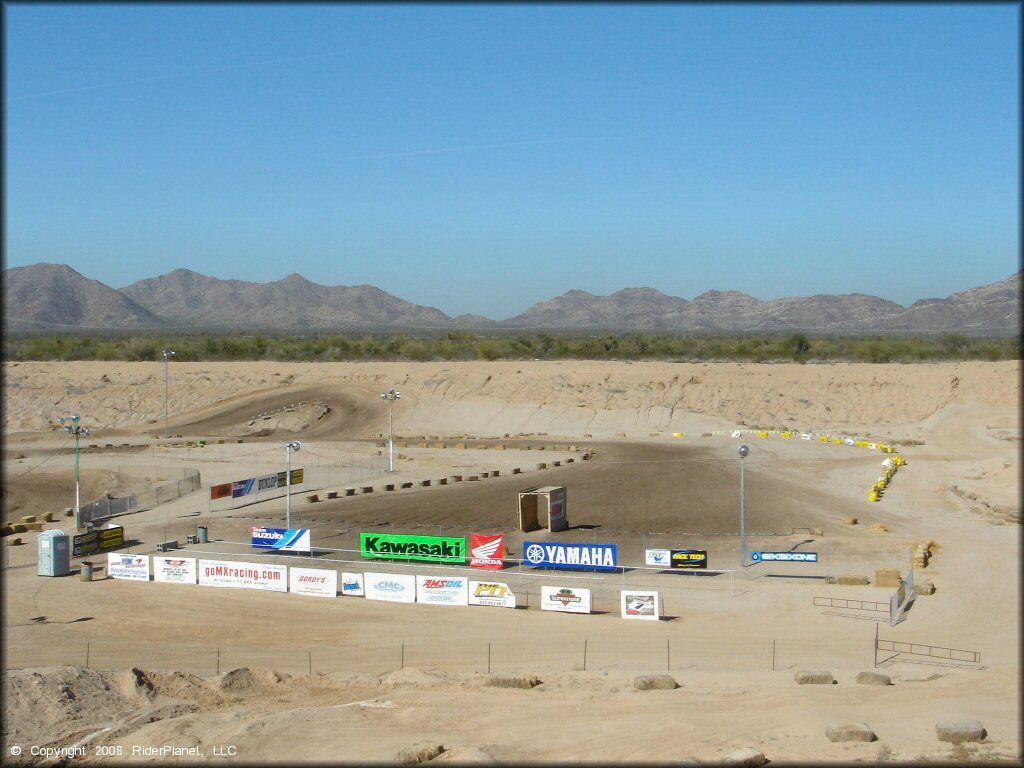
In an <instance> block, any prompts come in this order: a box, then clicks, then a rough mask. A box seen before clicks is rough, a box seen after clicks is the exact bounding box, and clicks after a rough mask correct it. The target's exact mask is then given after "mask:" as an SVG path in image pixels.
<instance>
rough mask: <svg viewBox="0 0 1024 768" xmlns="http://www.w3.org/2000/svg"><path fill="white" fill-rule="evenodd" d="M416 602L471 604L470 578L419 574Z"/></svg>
mask: <svg viewBox="0 0 1024 768" xmlns="http://www.w3.org/2000/svg"><path fill="white" fill-rule="evenodd" d="M416 602H417V603H434V604H435V605H469V580H468V579H466V578H465V577H463V576H417V577H416Z"/></svg>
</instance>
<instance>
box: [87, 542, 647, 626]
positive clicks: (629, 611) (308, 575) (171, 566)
mask: <svg viewBox="0 0 1024 768" xmlns="http://www.w3.org/2000/svg"><path fill="white" fill-rule="evenodd" d="M107 574H108V576H109V577H110V578H112V579H123V580H130V581H150V577H151V576H152V581H154V582H162V583H165V584H190V585H193V586H194V585H196V584H199V585H201V586H209V587H226V588H234V589H259V590H264V591H267V592H290V593H292V594H296V595H307V596H311V597H338V595H342V596H355V597H365V598H366V599H368V600H383V601H387V602H393V603H429V604H432V605H454V606H470V605H484V606H491V607H495V608H517V607H519V603H518V601H517V599H516V593H515V592H514V591H513V589H512V588H511V587H510V586H509V585H508V584H507V583H505V582H503V581H488V580H485V579H478V578H472V577H471V576H472V575H467V574H443V573H438V574H416V575H412V574H405V573H386V572H377V571H367V572H365V573H351V572H348V571H342V572H341V574H340V575H339V573H338V572H337V571H335V570H332V569H329V568H304V567H298V566H287V565H275V564H271V563H250V562H241V561H234V560H206V559H202V558H199V559H197V558H194V557H176V556H165V555H152V556H150V555H132V554H123V553H115V552H110V553H108V555H107ZM621 602H622V611H621V613H622V618H624V619H651V620H655V621H657V620H658V619H659V618H661V613H660V603H659V598H658V593H657V592H649V591H642V590H622V591H621ZM540 608H541V610H544V611H557V612H560V613H591V592H590V590H589V589H587V588H583V587H573V586H564V585H560V586H557V587H552V586H542V587H541V602H540Z"/></svg>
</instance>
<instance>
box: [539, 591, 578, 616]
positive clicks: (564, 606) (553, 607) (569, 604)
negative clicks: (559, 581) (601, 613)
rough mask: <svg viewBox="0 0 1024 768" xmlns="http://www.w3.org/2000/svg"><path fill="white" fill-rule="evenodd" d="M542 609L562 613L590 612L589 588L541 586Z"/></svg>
mask: <svg viewBox="0 0 1024 768" xmlns="http://www.w3.org/2000/svg"><path fill="white" fill-rule="evenodd" d="M540 607H541V610H542V611H562V612H563V613H590V590H589V589H574V588H572V587H541V588H540Z"/></svg>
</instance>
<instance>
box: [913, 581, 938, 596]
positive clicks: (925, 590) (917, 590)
mask: <svg viewBox="0 0 1024 768" xmlns="http://www.w3.org/2000/svg"><path fill="white" fill-rule="evenodd" d="M914 594H915V595H934V594H935V585H934V584H932V583H931V582H930V581H925V582H922V583H920V584H915V585H914Z"/></svg>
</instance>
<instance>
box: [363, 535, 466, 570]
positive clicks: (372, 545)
mask: <svg viewBox="0 0 1024 768" xmlns="http://www.w3.org/2000/svg"><path fill="white" fill-rule="evenodd" d="M359 554H360V555H361V556H363V557H376V558H387V559H389V560H425V561H428V562H432V563H464V562H466V540H465V539H464V538H455V537H450V536H415V535H411V534H402V533H360V534H359Z"/></svg>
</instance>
